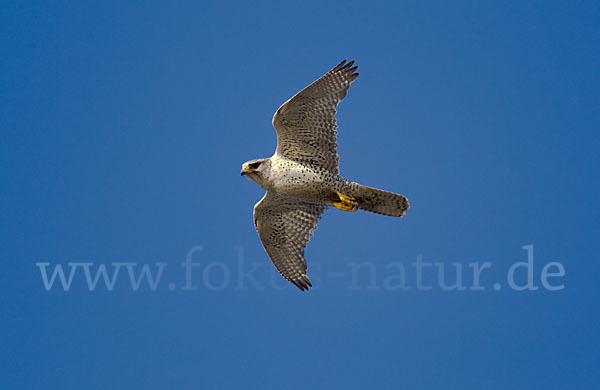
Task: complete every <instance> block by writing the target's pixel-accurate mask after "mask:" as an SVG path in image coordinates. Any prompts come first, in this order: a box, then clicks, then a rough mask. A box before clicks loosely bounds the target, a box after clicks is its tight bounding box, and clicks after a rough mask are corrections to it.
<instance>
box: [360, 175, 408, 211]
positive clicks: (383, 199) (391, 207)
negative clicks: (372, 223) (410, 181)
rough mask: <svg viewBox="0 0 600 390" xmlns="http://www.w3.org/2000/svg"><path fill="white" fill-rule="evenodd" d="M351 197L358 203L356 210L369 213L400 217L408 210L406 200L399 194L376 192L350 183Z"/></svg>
mask: <svg viewBox="0 0 600 390" xmlns="http://www.w3.org/2000/svg"><path fill="white" fill-rule="evenodd" d="M352 184H354V185H353V188H352V197H354V198H355V199H356V201H357V202H358V208H359V209H361V210H365V211H369V212H371V213H376V214H383V215H388V216H390V217H402V216H403V215H404V214H405V213H406V210H408V209H409V207H410V205H409V204H408V199H406V198H405V197H404V196H402V195H400V194H395V193H393V192H388V191H383V190H378V189H377V188H371V187H367V186H363V185H361V184H358V183H352Z"/></svg>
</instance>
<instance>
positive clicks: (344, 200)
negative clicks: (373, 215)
mask: <svg viewBox="0 0 600 390" xmlns="http://www.w3.org/2000/svg"><path fill="white" fill-rule="evenodd" d="M336 193H337V196H338V198H340V200H339V201H338V202H333V205H334V206H335V207H337V208H338V209H340V210H342V211H356V210H358V202H357V201H356V199H354V198H353V197H351V196H348V195H344V194H342V193H341V192H337V191H336Z"/></svg>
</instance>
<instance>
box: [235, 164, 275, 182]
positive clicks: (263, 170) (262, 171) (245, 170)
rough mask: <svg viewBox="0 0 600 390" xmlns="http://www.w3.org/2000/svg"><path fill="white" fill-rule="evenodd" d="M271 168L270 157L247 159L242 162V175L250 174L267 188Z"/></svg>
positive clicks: (251, 177) (249, 175)
mask: <svg viewBox="0 0 600 390" xmlns="http://www.w3.org/2000/svg"><path fill="white" fill-rule="evenodd" d="M270 169H271V160H270V159H268V158H259V159H256V160H250V161H246V162H245V163H244V164H242V172H241V174H242V176H248V177H249V178H250V179H252V180H253V181H254V182H256V184H258V185H259V186H261V187H263V188H266V187H265V186H267V185H268V177H269V171H270Z"/></svg>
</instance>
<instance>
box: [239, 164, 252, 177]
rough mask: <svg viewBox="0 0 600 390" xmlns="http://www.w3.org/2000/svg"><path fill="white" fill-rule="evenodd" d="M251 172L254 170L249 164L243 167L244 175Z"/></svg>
mask: <svg viewBox="0 0 600 390" xmlns="http://www.w3.org/2000/svg"><path fill="white" fill-rule="evenodd" d="M250 172H252V171H251V170H250V168H248V167H247V166H243V167H242V172H241V174H242V176H244V175H245V174H246V173H250Z"/></svg>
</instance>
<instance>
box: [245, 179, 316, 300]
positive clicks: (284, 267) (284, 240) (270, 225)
mask: <svg viewBox="0 0 600 390" xmlns="http://www.w3.org/2000/svg"><path fill="white" fill-rule="evenodd" d="M326 209H327V206H323V205H319V204H314V203H309V202H303V201H299V200H298V199H297V198H294V197H291V196H288V195H285V194H280V193H277V192H273V191H267V193H266V194H265V196H264V197H263V198H262V199H261V200H260V202H258V203H257V204H256V205H255V206H254V226H256V231H257V232H258V236H259V237H260V240H261V241H262V244H263V247H264V248H265V250H266V251H267V254H268V255H269V257H270V258H271V261H272V262H273V264H275V267H277V270H278V271H279V273H281V275H282V276H283V277H284V278H286V279H287V280H289V281H290V282H292V283H294V284H295V285H296V286H298V288H299V289H301V290H308V288H309V286H310V287H312V284H310V280H309V279H308V277H307V276H306V268H307V267H306V260H305V259H304V248H306V243H307V242H308V240H310V237H311V236H312V234H313V232H314V230H315V229H316V227H317V223H319V220H320V219H321V215H323V212H325V210H326Z"/></svg>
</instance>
